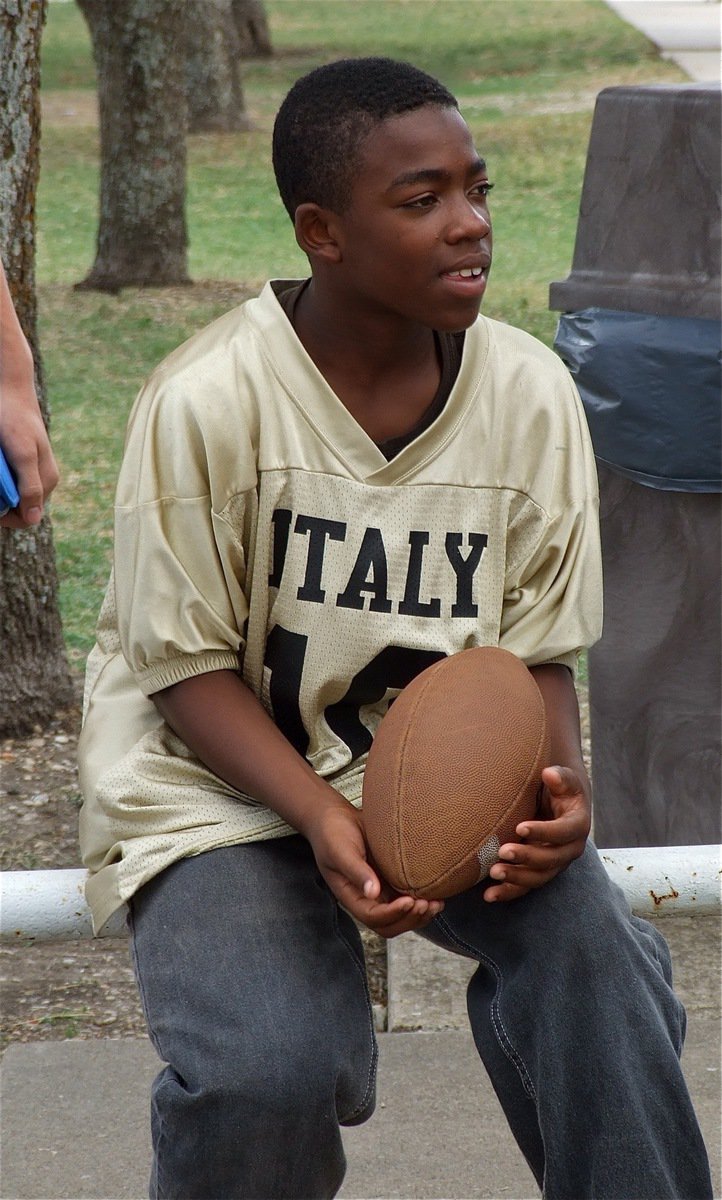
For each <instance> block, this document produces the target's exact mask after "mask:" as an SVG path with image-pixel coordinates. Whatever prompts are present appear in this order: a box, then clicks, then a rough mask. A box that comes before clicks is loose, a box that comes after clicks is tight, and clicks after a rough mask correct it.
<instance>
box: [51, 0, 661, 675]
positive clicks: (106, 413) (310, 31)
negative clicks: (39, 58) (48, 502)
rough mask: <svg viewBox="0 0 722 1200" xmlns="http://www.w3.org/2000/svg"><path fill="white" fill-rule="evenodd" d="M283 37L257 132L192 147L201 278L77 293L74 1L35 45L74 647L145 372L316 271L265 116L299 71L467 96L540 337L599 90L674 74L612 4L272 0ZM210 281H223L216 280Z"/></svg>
mask: <svg viewBox="0 0 722 1200" xmlns="http://www.w3.org/2000/svg"><path fill="white" fill-rule="evenodd" d="M267 8H268V12H269V16H270V22H271V33H272V37H273V41H274V46H275V49H276V55H275V57H274V58H273V59H272V60H270V61H258V62H251V63H248V64H247V66H246V70H245V74H244V79H245V90H246V100H247V105H248V109H249V112H250V113H251V115H252V118H253V121H254V130H253V132H251V133H249V134H236V135H229V134H226V135H202V136H194V137H191V138H189V143H188V202H187V215H188V228H189V237H190V250H189V265H190V271H191V275H192V277H193V278H194V279H195V280H201V281H205V282H204V283H203V284H202V285H199V284H197V285H196V286H195V287H193V288H185V289H170V290H169V291H156V290H149V291H138V290H137V289H129V290H128V291H126V292H124V293H123V294H122V295H121V296H120V297H112V298H111V297H107V296H102V295H98V294H95V293H86V292H81V293H78V292H74V291H73V290H72V284H73V283H75V282H77V281H78V280H80V279H82V278H83V276H84V275H85V274H86V273H87V271H88V269H89V267H90V266H91V263H92V260H93V254H94V245H95V234H96V220H97V216H96V213H97V194H98V178H99V171H98V137H97V131H96V129H95V128H94V125H93V111H94V110H93V96H94V70H93V63H92V54H91V50H90V44H89V38H88V34H87V30H86V28H85V25H84V22H83V19H82V16H81V14H80V11H79V9H78V8H77V6H76V5H75V4H51V5H50V6H49V16H48V22H47V27H46V31H45V34H44V42H43V62H42V70H43V99H44V111H45V118H44V126H43V136H42V151H41V178H40V188H39V198H38V214H37V230H38V239H37V240H38V253H37V277H38V288H39V301H40V335H41V346H42V350H43V355H44V360H45V367H46V374H47V382H48V393H49V398H50V403H51V407H52V433H53V441H54V445H55V448H56V453H57V455H58V458H59V461H60V464H61V468H62V475H63V481H62V483H61V485H60V487H59V488H58V491H57V493H56V497H55V500H54V503H53V519H54V524H55V537H56V549H57V555H58V567H59V573H60V578H61V605H62V610H63V620H64V626H65V631H66V640H67V643H68V647H69V650H70V654H71V657H72V658H73V659H74V660H76V661H80V660H82V658H83V657H84V655H85V653H86V652H87V650H88V648H89V646H90V645H91V644H92V631H93V626H94V622H95V617H96V614H97V610H98V607H99V604H100V599H101V596H102V590H103V587H104V583H105V579H106V577H107V571H108V565H109V561H110V553H111V505H112V495H113V488H114V482H115V477H116V474H117V468H118V461H119V458H120V454H121V449H122V443H123V431H124V428H125V422H126V419H127V414H128V410H129V408H130V405H131V404H132V401H133V398H134V396H135V393H136V391H137V389H138V386H139V385H140V383H141V381H142V379H143V377H144V376H145V375H146V374H147V373H148V371H149V370H150V369H151V368H152V367H153V365H154V364H155V363H156V362H157V361H158V360H159V359H160V358H162V357H163V356H164V355H165V354H166V353H167V352H168V351H169V350H171V349H172V348H173V347H174V346H175V345H177V344H178V343H179V342H180V341H182V340H183V339H184V338H186V337H188V336H190V334H191V333H192V332H194V330H195V329H197V328H199V327H200V326H201V325H203V324H205V323H206V322H207V321H209V320H211V319H212V318H213V317H214V316H216V315H218V314H219V313H220V312H222V311H224V310H225V309H226V308H228V307H230V306H231V305H232V304H234V303H237V302H239V300H240V299H241V298H242V297H243V296H244V295H246V294H251V293H253V292H255V291H257V290H258V289H259V287H260V286H261V284H262V283H263V281H264V280H265V279H266V278H268V277H269V276H293V275H296V274H301V273H303V272H304V271H305V260H304V259H303V258H302V256H301V254H300V252H299V251H298V249H297V247H296V245H295V242H294V240H293V236H292V231H291V226H290V223H289V221H288V218H287V216H286V214H285V212H284V210H283V208H282V206H281V203H280V200H279V199H278V197H277V194H276V189H275V184H274V182H273V177H272V172H271V167H270V138H271V129H272V124H273V117H274V114H275V112H276V109H277V107H278V104H279V103H280V101H281V99H282V97H283V95H284V93H285V92H286V90H287V89H288V87H289V86H290V85H291V84H292V83H293V81H294V79H296V78H297V76H298V75H300V74H302V73H303V72H305V71H306V70H309V69H310V68H311V67H313V66H315V65H317V64H319V63H322V62H325V61H329V60H330V59H333V58H337V57H340V56H343V55H359V54H369V53H372V54H388V55H391V56H392V57H400V58H406V59H409V60H411V61H413V62H415V63H417V64H418V65H419V66H421V67H424V68H425V69H427V70H429V71H431V72H432V73H433V74H435V75H438V76H439V77H440V78H441V79H443V80H444V82H445V83H447V84H448V85H449V86H450V87H451V88H452V90H454V91H455V92H456V94H457V95H458V96H459V99H460V101H461V106H462V111H463V112H464V114H465V116H466V117H467V120H468V121H469V124H470V126H471V128H472V131H473V133H474V136H475V139H476V142H477V145H478V147H479V150H480V152H481V153H482V154H483V155H484V157H485V158H486V159H487V160H488V162H489V166H490V171H491V176H492V178H493V179H494V181H495V182H496V185H497V186H496V189H495V191H494V193H493V197H492V201H493V204H492V213H493V217H494V236H495V262H494V274H493V277H492V282H491V286H490V289H489V292H488V295H487V299H486V301H485V311H486V312H487V313H488V314H489V315H491V316H495V317H498V318H500V319H502V320H505V321H510V322H512V323H515V324H519V325H522V326H523V327H524V328H526V329H528V330H529V331H530V332H531V333H534V334H535V335H536V336H538V337H540V338H542V340H544V341H546V342H547V343H549V342H550V341H551V339H552V337H553V332H554V327H555V323H556V317H555V315H554V314H553V313H550V312H549V311H548V308H547V304H548V286H549V282H550V281H551V280H554V279H563V278H565V276H566V275H567V274H568V271H569V267H570V264H571V257H572V251H573V246H574V236H575V229H576V220H577V207H578V202H579V193H580V188H581V183H582V176H583V171H584V162H585V157H586V148H587V142H588V137H589V128H590V124H591V117H592V108H593V100H594V96H595V95H596V93H597V92H598V91H600V90H601V88H603V87H606V86H609V85H613V84H630V83H631V84H636V83H645V82H650V81H659V80H664V79H666V80H674V79H680V78H682V76H681V73H680V72H679V71H678V70H677V68H675V67H674V66H672V65H670V64H668V63H663V62H661V61H659V60H658V59H657V58H656V56H655V54H654V51H653V49H652V47H651V46H650V44H649V43H648V42H647V41H646V40H645V39H644V38H643V37H642V36H641V35H639V34H638V33H636V32H635V31H634V30H633V29H631V28H630V27H629V26H627V25H625V24H624V23H623V22H621V21H620V20H619V19H618V18H617V17H616V16H615V15H614V14H613V13H612V12H611V11H610V10H609V9H608V7H607V6H606V5H605V4H603V3H602V2H601V0H268V4H267ZM210 281H213V282H210Z"/></svg>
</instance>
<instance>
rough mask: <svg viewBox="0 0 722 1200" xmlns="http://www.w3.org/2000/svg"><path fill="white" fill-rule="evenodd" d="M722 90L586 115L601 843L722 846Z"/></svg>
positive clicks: (576, 331)
mask: <svg viewBox="0 0 722 1200" xmlns="http://www.w3.org/2000/svg"><path fill="white" fill-rule="evenodd" d="M720 112H721V108H720V89H719V85H718V84H714V85H712V84H710V85H700V84H688V85H678V84H673V85H658V86H653V87H617V88H607V89H605V90H604V91H603V92H601V93H600V94H599V96H598V98H597V104H596V108H595V112H594V120H593V124H592V131H591V137H590V143H589V152H588V156H587V165H586V171H585V176H584V184H583V189H582V197H581V204H580V211H579V222H578V227H577V238H576V245H575V250H574V259H573V264H572V270H571V273H570V275H569V277H568V278H567V279H566V280H564V281H563V282H558V283H553V284H552V285H551V288H550V308H552V309H555V310H557V311H560V312H561V313H562V316H561V317H560V321H559V327H558V330H557V336H556V340H555V347H556V349H557V351H558V353H559V354H560V355H561V356H562V358H563V359H564V361H565V362H566V363H567V365H568V367H569V370H570V371H571V373H572V375H573V376H574V378H575V382H576V384H577V386H578V388H579V391H580V394H581V396H582V400H583V402H584V406H585V410H586V413H587V419H588V421H589V427H590V430H591V434H592V441H593V443H594V449H595V454H596V456H597V464H598V470H599V485H600V501H601V530H602V554H603V561H604V579H605V582H604V605H605V623H604V635H603V637H602V639H601V641H600V642H599V643H598V644H597V646H595V647H594V648H593V649H592V650H591V651H590V655H589V690H590V712H591V730H592V771H593V778H594V795H595V808H594V834H595V838H596V841H597V844H598V845H600V846H634V845H647V846H656V845H675V844H676V845H695V844H700V843H719V842H721V841H722V793H721V779H720V758H721V750H722V745H721V741H722V713H721V704H720V700H721V696H722V644H721V637H720V630H721V625H722V607H721V588H720V581H721V567H722V561H721V560H722V521H721V519H720V518H721V511H722V506H721V503H720V495H719V493H720V490H722V485H721V478H722V448H721V434H722V414H721V412H720V394H721V386H722V376H721V374H720V359H721V351H720V294H721V293H720V284H721V280H720V184H721V181H720V176H721V172H720V160H721V155H722V150H721V147H722V141H721V138H720V132H721V131H720Z"/></svg>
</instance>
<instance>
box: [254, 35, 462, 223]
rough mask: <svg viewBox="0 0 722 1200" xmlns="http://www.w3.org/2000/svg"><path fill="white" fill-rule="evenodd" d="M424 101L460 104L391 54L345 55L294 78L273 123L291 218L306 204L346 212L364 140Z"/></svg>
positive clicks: (283, 193) (281, 184) (443, 105)
mask: <svg viewBox="0 0 722 1200" xmlns="http://www.w3.org/2000/svg"><path fill="white" fill-rule="evenodd" d="M426 104H434V105H437V106H439V107H441V108H458V107H459V105H458V103H457V100H456V98H455V97H454V96H452V94H451V92H450V91H449V90H448V89H447V88H445V87H444V85H443V84H442V83H439V81H438V79H434V77H433V76H432V75H427V74H426V72H425V71H421V70H419V68H418V67H414V66H412V65H411V63H406V62H397V61H396V60H395V59H392V58H342V59H338V60H337V61H336V62H332V63H328V64H327V65H326V66H323V67H317V68H316V69H315V70H314V71H310V72H309V73H308V75H303V76H302V77H301V78H300V79H298V80H297V81H296V83H294V85H293V87H292V88H291V90H290V92H289V93H288V95H287V96H286V98H285V100H284V101H283V103H282V105H281V107H280V109H279V110H278V115H277V117H276V122H275V125H274V128H273V169H274V171H275V173H276V183H277V184H278V190H279V192H280V194H281V199H282V200H283V203H284V205H285V206H286V209H287V211H288V213H289V215H290V217H291V220H293V219H294V216H295V212H296V209H297V208H298V206H299V204H304V203H308V202H312V203H315V204H320V205H321V207H322V208H330V209H331V210H332V211H334V212H338V213H341V212H343V211H344V209H345V208H346V207H347V206H348V204H349V201H350V198H351V176H352V172H353V169H354V167H355V164H356V160H357V156H358V153H359V148H360V146H361V143H362V141H363V140H364V138H365V137H366V136H367V135H368V134H369V133H370V132H371V130H372V129H373V128H374V126H376V125H377V124H379V122H381V121H384V120H386V118H387V117H395V116H399V115H400V114H401V113H405V112H411V111H412V110H413V109H415V108H421V107H423V106H424V105H426Z"/></svg>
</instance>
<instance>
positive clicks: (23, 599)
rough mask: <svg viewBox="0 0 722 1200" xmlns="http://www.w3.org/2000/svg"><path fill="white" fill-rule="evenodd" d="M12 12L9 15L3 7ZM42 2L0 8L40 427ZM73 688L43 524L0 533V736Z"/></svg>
mask: <svg viewBox="0 0 722 1200" xmlns="http://www.w3.org/2000/svg"><path fill="white" fill-rule="evenodd" d="M10 8H12V12H9V11H8V10H9V9H10ZM45 11H46V5H45V0H42V2H41V3H38V2H37V0H17V3H15V4H13V5H8V4H5V5H3V6H2V7H0V45H1V46H2V63H1V68H0V251H1V252H2V259H3V263H4V265H5V271H6V274H7V277H8V283H9V285H10V291H11V294H12V296H13V301H14V304H15V308H16V311H17V314H18V317H19V318H20V323H21V325H22V327H23V329H24V331H25V335H26V337H27V339H28V341H29V342H30V345H31V346H32V349H33V354H34V357H35V370H36V384H37V390H38V397H39V400H40V405H41V408H42V410H43V416H44V417H45V420H46V421H47V404H46V401H45V395H44V388H43V378H42V365H41V361H40V356H39V354H38V349H37V322H36V317H37V312H36V303H35V191H36V187H37V181H38V167H39V155H40V102H39V91H38V89H39V84H40V35H41V32H42V26H43V22H44V20H45ZM71 699H72V686H71V682H70V675H69V672H68V664H67V660H66V657H65V648H64V645H63V635H62V629H61V625H60V613H59V609H58V581H57V574H56V571H55V554H54V551H53V535H52V528H51V525H50V521H49V520H48V518H47V517H45V518H44V519H43V521H42V523H41V524H40V525H38V526H34V527H33V528H32V529H27V530H25V529H23V530H14V529H0V735H2V736H5V737H11V736H22V735H24V734H27V733H31V732H32V730H33V728H34V727H35V726H41V727H44V726H46V725H47V724H48V723H49V721H50V720H51V718H52V717H53V715H54V714H55V712H56V711H57V710H58V709H59V708H61V707H63V705H66V704H68V703H70V701H71Z"/></svg>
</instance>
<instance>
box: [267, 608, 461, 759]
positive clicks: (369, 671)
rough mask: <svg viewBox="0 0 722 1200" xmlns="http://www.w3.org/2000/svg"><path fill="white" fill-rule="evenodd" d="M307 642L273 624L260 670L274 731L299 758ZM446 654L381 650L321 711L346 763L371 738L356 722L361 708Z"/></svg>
mask: <svg viewBox="0 0 722 1200" xmlns="http://www.w3.org/2000/svg"><path fill="white" fill-rule="evenodd" d="M307 645H308V638H307V637H306V636H305V634H301V633H290V632H289V630H288V629H284V628H283V626H282V625H275V626H274V628H273V629H272V630H271V633H270V635H269V637H268V641H267V642H266V662H265V665H266V667H267V668H268V670H269V672H270V676H271V678H270V684H269V695H270V700H271V707H272V708H273V716H274V720H275V722H276V724H277V725H278V728H279V729H280V730H281V732H282V733H283V734H284V736H285V737H287V738H288V740H289V742H290V743H291V745H292V746H294V747H295V749H296V750H298V752H299V754H302V755H303V756H304V757H305V755H306V753H307V751H308V733H307V731H306V728H305V726H304V724H303V721H302V719H301V708H300V700H299V698H300V694H301V678H302V675H303V663H304V659H305V657H306V647H307ZM445 657H446V655H445V654H444V653H443V652H442V651H440V650H418V649H412V648H411V647H409V646H386V647H385V648H384V649H383V650H380V651H379V653H378V654H377V655H376V656H375V658H372V660H371V662H370V663H367V664H366V666H365V667H362V668H361V670H360V671H359V672H358V673H357V674H356V675H355V676H354V678H353V679H352V680H351V682H350V683H349V686H348V690H347V691H346V695H345V696H343V698H342V699H341V700H338V701H337V702H336V704H331V705H329V707H328V708H327V709H326V710H325V712H324V717H325V718H326V723H327V724H328V726H329V728H331V729H332V730H333V731H334V733H335V734H336V736H337V737H338V738H339V739H340V740H341V741H342V742H344V743H345V744H346V745H347V746H348V748H349V751H350V753H351V758H352V759H354V758H358V757H359V756H360V755H361V754H365V753H366V751H367V750H368V749H369V747H370V745H371V742H372V741H373V738H372V736H371V733H370V731H369V730H368V729H367V728H366V726H365V725H364V723H363V721H362V720H361V709H362V708H363V707H364V706H365V705H369V704H377V703H378V702H379V700H383V698H384V696H385V695H386V692H387V690H388V689H389V688H395V689H401V688H404V687H406V685H407V683H411V680H412V679H415V678H416V676H417V675H419V674H420V673H421V672H422V671H424V670H425V669H426V668H427V667H430V666H432V664H433V663H435V662H438V661H439V659H440V658H445Z"/></svg>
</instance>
